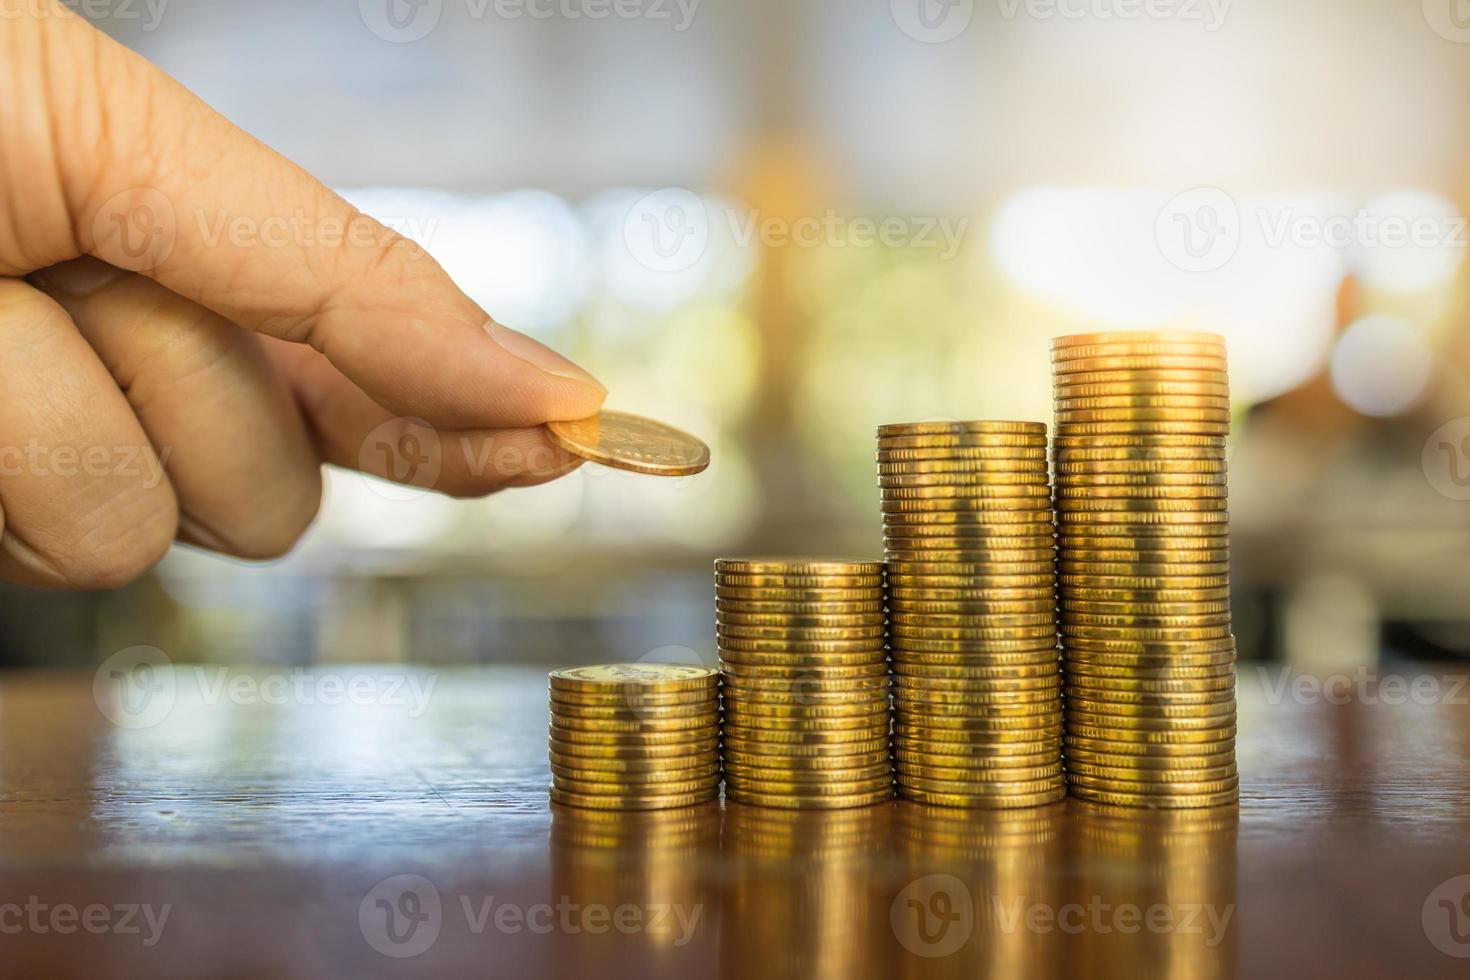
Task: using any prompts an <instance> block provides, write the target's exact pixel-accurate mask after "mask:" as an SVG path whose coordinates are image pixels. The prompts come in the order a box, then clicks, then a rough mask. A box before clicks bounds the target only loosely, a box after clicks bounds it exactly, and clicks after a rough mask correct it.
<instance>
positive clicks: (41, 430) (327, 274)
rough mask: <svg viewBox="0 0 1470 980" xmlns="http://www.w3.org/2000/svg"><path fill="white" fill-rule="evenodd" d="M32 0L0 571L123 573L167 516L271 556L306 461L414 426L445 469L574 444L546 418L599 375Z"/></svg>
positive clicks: (167, 528)
mask: <svg viewBox="0 0 1470 980" xmlns="http://www.w3.org/2000/svg"><path fill="white" fill-rule="evenodd" d="M11 3H12V0H0V4H5V5H11ZM44 4H49V6H46V5H42V6H38V5H37V3H36V2H34V0H27V2H22V3H21V4H20V5H19V6H20V9H21V11H22V12H21V14H20V15H19V16H18V17H16V16H7V17H4V18H0V77H3V78H4V79H5V86H6V95H5V98H4V99H3V100H0V364H3V369H0V370H3V383H0V578H3V579H8V580H11V581H17V582H22V583H27V584H33V585H42V586H53V587H65V588H106V587H112V586H115V585H119V584H122V583H124V582H126V581H129V580H131V579H133V578H135V577H137V576H138V575H141V574H142V573H143V572H145V571H146V570H147V569H148V568H150V567H151V566H152V565H153V564H154V563H155V562H156V561H157V560H158V559H159V558H160V557H161V556H162V555H163V553H164V552H165V551H166V550H167V549H168V547H169V544H170V543H171V542H172V541H173V540H175V539H176V538H177V540H180V541H184V542H189V543H192V544H196V545H200V546H203V547H206V548H211V549H214V550H216V551H221V552H225V553H227V554H231V555H236V556H239V557H244V558H269V557H274V556H278V555H280V554H282V553H284V552H285V551H287V550H288V549H289V548H290V547H291V546H292V544H293V543H294V542H295V541H296V540H297V538H298V537H299V536H300V535H301V533H302V532H303V531H304V530H305V528H306V527H307V526H308V525H309V524H310V523H311V521H312V520H313V518H314V517H315V515H316V512H317V508H318V506H319V502H320V497H321V473H320V466H321V463H322V462H328V463H333V464H337V465H340V466H346V467H350V468H353V469H361V470H364V471H366V472H370V473H373V474H375V475H378V476H384V477H388V478H397V479H401V480H407V481H410V482H423V481H424V477H423V476H422V475H421V474H420V472H419V471H418V470H417V468H415V467H413V466H408V467H402V466H398V465H395V463H396V462H397V460H396V458H395V453H396V452H397V451H398V447H399V445H400V442H405V443H407V444H412V443H413V441H414V440H415V439H417V440H418V441H419V442H420V443H422V441H423V440H425V439H436V440H438V443H437V444H438V446H439V447H440V452H439V453H438V466H437V467H436V468H435V469H436V472H435V473H434V474H432V483H431V485H432V487H433V488H434V489H437V490H441V491H444V492H446V493H450V494H453V495H456V496H473V495H481V494H485V493H489V492H492V491H494V490H497V489H500V488H503V487H514V486H529V485H532V484H536V483H542V482H545V481H547V480H550V479H554V478H555V477H557V476H560V475H562V474H564V473H566V472H568V471H570V470H571V469H573V468H575V466H576V465H577V460H575V459H574V458H573V457H570V456H568V455H567V454H566V453H564V452H562V451H561V450H560V449H557V448H556V447H554V446H553V445H552V444H551V443H550V442H549V441H548V440H547V438H546V437H545V435H544V430H543V429H541V428H540V425H541V423H543V422H547V421H552V420H559V419H576V418H584V417H586V416H590V415H593V414H595V413H596V412H597V410H598V408H599V407H600V406H601V404H602V400H603V396H604V394H605V391H604V389H603V388H602V386H601V385H599V384H598V383H597V382H596V381H595V380H594V379H593V378H592V377H591V375H589V374H587V373H586V372H585V371H583V370H582V369H581V368H579V367H577V366H576V365H575V364H573V363H571V362H570V361H568V360H566V359H565V358H563V357H561V356H560V355H558V354H556V353H555V352H553V351H552V350H550V349H549V348H547V347H544V346H542V345H541V344H539V343H538V342H536V341H534V340H532V339H531V338H529V337H527V336H525V335H523V334H519V333H516V332H515V331H512V330H509V329H507V328H505V327H502V326H500V325H499V324H496V323H495V322H494V321H493V320H492V319H491V318H490V317H489V315H487V314H486V313H485V312H484V311H483V310H481V309H480V308H479V307H478V306H476V305H475V303H473V302H472V301H471V300H470V299H469V298H468V297H467V296H465V295H464V294H463V293H462V292H461V291H460V290H459V289H458V288H457V287H456V286H455V285H454V283H453V282H451V281H450V279H449V277H448V276H447V275H446V274H445V272H444V271H443V269H441V268H440V267H439V265H438V264H437V263H435V262H434V260H433V259H432V258H430V257H429V255H428V254H426V253H425V252H424V251H423V250H422V249H421V248H419V247H418V246H417V245H415V244H413V243H412V242H409V241H408V240H407V239H404V238H402V237H401V236H399V235H397V234H395V233H393V232H392V231H390V230H388V229H387V228H384V227H383V226H382V225H380V224H379V223H378V222H376V221H374V220H372V219H371V218H368V217H366V216H364V215H362V214H360V213H359V212H357V211H356V210H354V209H353V208H352V207H351V206H350V205H348V204H347V203H346V202H345V201H343V200H342V199H341V198H340V197H338V196H337V195H335V194H333V193H332V192H331V191H330V190H328V189H327V188H326V187H324V186H323V185H322V184H321V183H319V182H318V181H317V180H315V179H314V178H313V177H311V176H310V175H309V174H307V173H306V172H305V171H303V170H301V169H300V168H299V167H297V166H295V165H294V164H292V163H291V162H289V161H288V160H286V159H284V158H282V157H281V156H278V155H277V154H275V153H274V152H272V151H271V150H270V149H268V148H267V147H265V146H263V145H262V144H260V143H259V142H257V141H255V140H254V139H252V138H251V137H250V136H248V135H246V134H245V133H243V132H241V131H240V130H238V129H236V128H235V127H234V126H232V125H231V124H230V123H229V122H228V121H226V120H225V119H223V118H222V117H221V116H219V115H218V114H216V113H215V112H214V111H213V110H211V109H210V108H209V107H208V106H206V105H205V104H204V103H202V102H201V101H199V100H198V99H197V98H196V97H194V96H193V95H192V94H190V93H189V92H188V91H186V90H185V89H184V88H182V87H181V86H180V85H179V84H178V83H176V82H174V81H173V80H172V79H170V78H169V77H167V76H166V75H164V74H163V73H162V72H161V71H159V70H158V69H156V68H155V67H154V66H152V65H151V64H149V63H148V62H147V61H145V60H144V59H142V58H140V57H139V56H137V55H135V54H133V53H132V52H130V51H128V50H127V49H125V48H123V47H121V46H120V45H118V44H116V43H114V42H113V41H112V40H110V39H109V38H107V37H106V36H104V35H103V34H102V33H100V32H99V31H97V30H95V29H94V28H92V27H91V26H90V25H89V24H87V23H86V22H85V21H84V20H82V19H81V18H79V17H77V16H75V15H74V14H72V13H70V12H69V11H68V10H66V9H65V8H64V7H63V6H61V5H60V4H59V3H55V2H53V0H44ZM221 229H233V230H234V231H236V232H238V231H239V230H241V229H244V230H245V231H247V232H250V233H249V234H246V235H243V236H242V235H240V234H234V233H231V234H221ZM303 229H304V230H303ZM415 420H421V421H415ZM430 427H432V429H430ZM405 437H407V438H406V439H405ZM369 444H371V445H369Z"/></svg>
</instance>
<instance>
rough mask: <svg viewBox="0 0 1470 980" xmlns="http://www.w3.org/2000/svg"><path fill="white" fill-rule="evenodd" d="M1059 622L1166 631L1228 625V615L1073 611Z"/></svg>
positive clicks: (1063, 616)
mask: <svg viewBox="0 0 1470 980" xmlns="http://www.w3.org/2000/svg"><path fill="white" fill-rule="evenodd" d="M1061 621H1062V622H1064V623H1070V624H1072V625H1073V626H1104V627H1128V628H1144V629H1167V628H1171V627H1175V628H1188V627H1196V626H1198V627H1205V626H1219V625H1227V626H1228V625H1229V624H1230V613H1228V612H1223V613H1202V614H1196V615H1188V616H1130V615H1127V614H1117V613H1083V612H1077V611H1075V610H1072V611H1068V612H1064V613H1062V617H1061Z"/></svg>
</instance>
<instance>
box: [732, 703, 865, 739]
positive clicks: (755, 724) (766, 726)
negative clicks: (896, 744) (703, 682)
mask: <svg viewBox="0 0 1470 980" xmlns="http://www.w3.org/2000/svg"><path fill="white" fill-rule="evenodd" d="M731 728H738V729H742V730H743V731H745V732H750V733H757V732H769V731H781V732H854V733H861V735H862V737H864V738H876V737H877V736H878V735H881V734H882V733H883V732H885V731H887V729H888V710H887V707H886V706H885V707H884V709H883V710H881V711H872V712H868V713H866V714H861V715H854V716H852V717H846V718H831V717H815V718H813V717H802V716H789V715H771V714H753V713H751V712H749V711H745V710H744V709H743V708H737V707H735V706H733V705H731V706H727V707H726V708H725V729H726V730H727V731H728V730H729V729H731Z"/></svg>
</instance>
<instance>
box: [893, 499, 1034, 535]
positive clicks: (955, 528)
mask: <svg viewBox="0 0 1470 980" xmlns="http://www.w3.org/2000/svg"><path fill="white" fill-rule="evenodd" d="M1005 525H1017V526H1016V527H1015V528H1012V529H1004V528H1005ZM1050 526H1054V522H1053V514H1052V510H1051V507H1050V506H1048V507H1044V508H1040V507H1038V508H1037V509H1035V510H980V509H976V510H933V511H912V512H907V511H905V512H899V511H894V512H891V513H885V514H883V530H884V533H885V534H898V535H919V534H938V533H943V534H951V535H965V534H972V535H976V536H982V537H983V536H985V535H993V536H997V537H1000V536H1004V535H1006V534H1010V533H1022V534H1044V533H1045V528H1047V527H1050ZM934 528H942V529H943V530H942V532H941V531H939V530H934Z"/></svg>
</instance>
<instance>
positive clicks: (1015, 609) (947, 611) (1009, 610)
mask: <svg viewBox="0 0 1470 980" xmlns="http://www.w3.org/2000/svg"><path fill="white" fill-rule="evenodd" d="M1054 610H1055V603H1054V602H1053V601H1052V599H1051V598H1050V596H1047V597H1043V598H1040V599H1001V600H993V601H991V600H974V601H968V602H966V601H959V602H946V601H940V600H924V599H897V598H891V597H890V598H889V600H888V613H889V616H890V617H891V618H892V619H895V620H899V621H902V620H903V619H904V617H907V616H917V617H923V618H928V617H932V616H939V617H940V618H941V621H943V619H944V617H949V618H951V619H955V620H960V619H969V618H972V617H973V618H990V617H992V616H1024V615H1042V616H1046V617H1048V618H1050V617H1051V616H1052V615H1053V614H1054Z"/></svg>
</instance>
